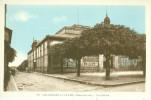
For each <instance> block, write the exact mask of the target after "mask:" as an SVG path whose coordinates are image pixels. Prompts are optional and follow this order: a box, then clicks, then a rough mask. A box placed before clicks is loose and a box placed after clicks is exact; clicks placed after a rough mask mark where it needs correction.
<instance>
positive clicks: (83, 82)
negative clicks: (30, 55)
mask: <svg viewBox="0 0 151 100" xmlns="http://www.w3.org/2000/svg"><path fill="white" fill-rule="evenodd" d="M35 73H37V72H35ZM37 74H40V75H44V76H48V77H53V78H57V79H63V80H67V81H74V82H79V83H81V84H87V85H95V86H103V87H115V86H122V85H129V84H137V83H144V82H145V81H133V82H125V83H118V84H112V85H111V84H110V85H106V84H98V83H92V82H86V81H81V80H77V79H69V78H63V77H58V76H53V75H49V74H43V73H37Z"/></svg>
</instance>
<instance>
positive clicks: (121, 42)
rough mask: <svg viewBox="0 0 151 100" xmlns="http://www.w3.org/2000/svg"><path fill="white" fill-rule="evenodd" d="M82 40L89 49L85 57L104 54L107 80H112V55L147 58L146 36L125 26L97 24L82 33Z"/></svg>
mask: <svg viewBox="0 0 151 100" xmlns="http://www.w3.org/2000/svg"><path fill="white" fill-rule="evenodd" d="M80 38H81V39H80V40H83V42H82V43H83V46H84V48H85V49H87V52H86V54H85V55H98V54H103V55H104V56H105V58H106V79H110V64H109V59H110V57H111V56H112V55H125V56H128V57H130V58H138V56H141V57H142V58H143V59H144V58H145V51H146V47H145V46H144V44H145V35H140V34H138V33H137V32H135V31H134V30H131V29H130V28H129V27H126V26H124V25H112V24H110V25H108V26H105V25H104V24H103V23H101V24H97V25H95V26H94V28H92V29H90V30H86V31H84V32H83V33H82V36H81V37H80Z"/></svg>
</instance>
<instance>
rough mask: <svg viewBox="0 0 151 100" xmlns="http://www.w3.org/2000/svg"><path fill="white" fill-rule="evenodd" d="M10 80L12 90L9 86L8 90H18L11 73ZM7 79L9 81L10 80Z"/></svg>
mask: <svg viewBox="0 0 151 100" xmlns="http://www.w3.org/2000/svg"><path fill="white" fill-rule="evenodd" d="M11 80H12V83H13V84H12V85H13V90H12V88H9V89H8V91H19V89H18V87H17V85H16V82H15V80H14V77H13V76H12V75H11V76H10V81H11ZM10 81H9V82H10Z"/></svg>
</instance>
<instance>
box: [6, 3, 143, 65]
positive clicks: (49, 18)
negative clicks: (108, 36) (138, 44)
mask: <svg viewBox="0 0 151 100" xmlns="http://www.w3.org/2000/svg"><path fill="white" fill-rule="evenodd" d="M106 8H107V13H108V16H109V18H110V20H111V24H121V25H126V26H128V27H130V28H131V29H133V28H134V29H135V30H136V31H137V32H138V33H145V7H144V6H109V5H108V6H101V5H97V6H92V5H87V6H86V5H81V6H76V5H75V6H65V5H64V6H60V5H55V6H54V5H34V6H33V5H30V6H29V5H28V6H27V5H8V6H7V15H6V16H7V17H6V26H7V27H8V28H10V29H12V30H13V36H12V43H11V46H12V47H13V48H14V49H15V50H16V51H17V52H18V57H19V55H20V56H23V57H22V58H24V59H25V58H27V53H28V51H29V50H31V43H32V41H33V36H34V39H37V40H41V39H43V38H44V37H45V36H46V35H52V34H55V33H56V32H57V31H59V30H60V29H61V28H63V27H64V26H71V25H73V24H78V15H79V24H80V25H87V26H91V27H93V26H94V25H95V24H96V23H101V22H102V21H103V20H104V18H105V16H106ZM78 9H79V14H78V13H77V12H78ZM18 63H19V62H18Z"/></svg>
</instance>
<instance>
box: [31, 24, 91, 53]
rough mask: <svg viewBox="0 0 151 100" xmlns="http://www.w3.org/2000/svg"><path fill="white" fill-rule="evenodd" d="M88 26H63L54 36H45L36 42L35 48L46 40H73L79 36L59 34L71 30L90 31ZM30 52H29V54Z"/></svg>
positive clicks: (66, 33)
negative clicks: (64, 30)
mask: <svg viewBox="0 0 151 100" xmlns="http://www.w3.org/2000/svg"><path fill="white" fill-rule="evenodd" d="M90 28H91V27H90V26H84V25H76V24H74V25H72V26H65V27H63V28H62V29H61V30H59V31H58V32H57V33H56V34H54V35H46V36H45V37H44V38H43V39H42V40H41V41H38V43H37V45H36V47H37V46H39V45H40V44H42V43H43V42H44V41H46V40H47V39H51V40H54V39H55V40H65V39H69V38H75V37H79V36H80V34H74V33H68V32H65V33H63V34H59V33H60V32H61V31H62V30H63V29H72V30H76V31H83V30H86V29H90ZM31 51H32V50H30V51H29V53H30V52H31Z"/></svg>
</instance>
